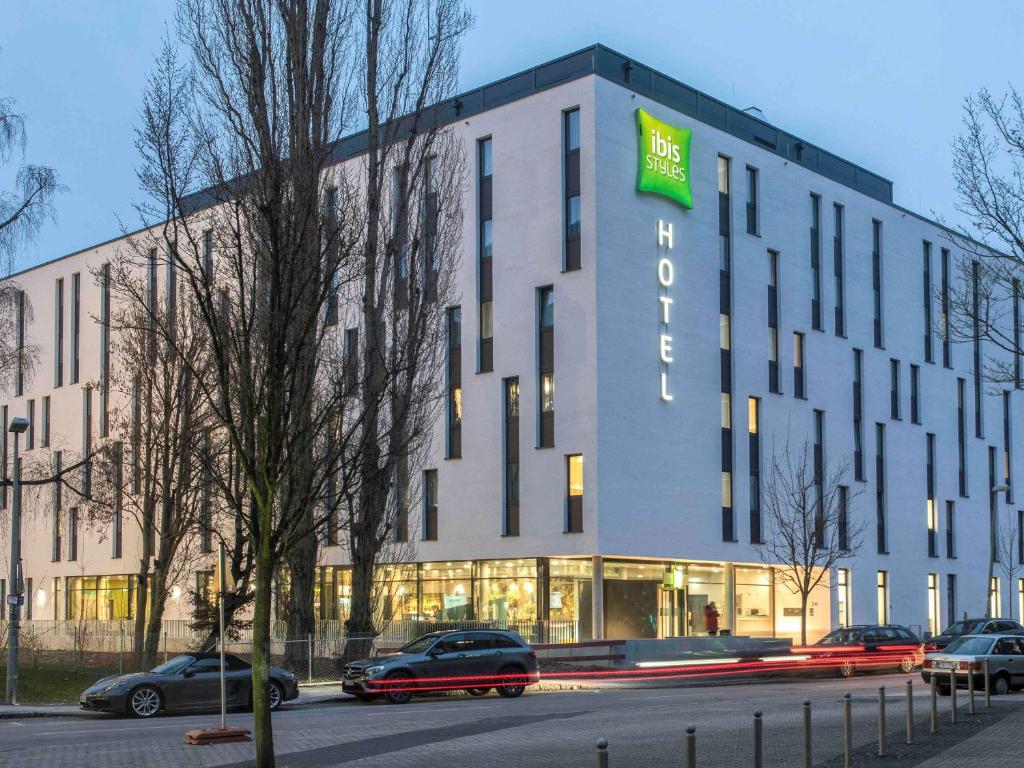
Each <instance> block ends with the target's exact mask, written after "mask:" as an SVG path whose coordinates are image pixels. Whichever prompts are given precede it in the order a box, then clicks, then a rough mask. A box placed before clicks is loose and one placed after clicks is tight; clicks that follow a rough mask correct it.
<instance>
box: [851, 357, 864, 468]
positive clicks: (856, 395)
mask: <svg viewBox="0 0 1024 768" xmlns="http://www.w3.org/2000/svg"><path fill="white" fill-rule="evenodd" d="M853 478H854V480H859V481H860V482H864V352H863V351H861V350H859V349H855V350H853Z"/></svg>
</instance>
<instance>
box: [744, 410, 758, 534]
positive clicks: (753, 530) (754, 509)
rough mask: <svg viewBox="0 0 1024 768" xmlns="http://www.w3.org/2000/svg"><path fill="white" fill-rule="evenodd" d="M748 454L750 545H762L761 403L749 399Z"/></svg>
mask: <svg viewBox="0 0 1024 768" xmlns="http://www.w3.org/2000/svg"><path fill="white" fill-rule="evenodd" d="M747 445H748V449H747V453H748V455H749V457H750V543H751V544H760V543H761V541H762V538H761V536H762V530H761V401H760V400H758V399H757V398H756V397H748V398H747Z"/></svg>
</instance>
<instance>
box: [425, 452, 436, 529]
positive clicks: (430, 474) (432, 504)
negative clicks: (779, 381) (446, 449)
mask: <svg viewBox="0 0 1024 768" xmlns="http://www.w3.org/2000/svg"><path fill="white" fill-rule="evenodd" d="M423 540H424V541H437V470H436V469H427V470H424V471H423Z"/></svg>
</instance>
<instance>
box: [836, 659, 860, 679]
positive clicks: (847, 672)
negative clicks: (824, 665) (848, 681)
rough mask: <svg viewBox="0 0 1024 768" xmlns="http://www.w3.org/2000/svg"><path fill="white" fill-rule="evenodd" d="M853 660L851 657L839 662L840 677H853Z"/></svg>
mask: <svg viewBox="0 0 1024 768" xmlns="http://www.w3.org/2000/svg"><path fill="white" fill-rule="evenodd" d="M855 671H856V670H855V668H854V666H853V662H852V661H850V660H849V659H846V660H844V661H841V662H839V676H840V677H853V673H854V672H855Z"/></svg>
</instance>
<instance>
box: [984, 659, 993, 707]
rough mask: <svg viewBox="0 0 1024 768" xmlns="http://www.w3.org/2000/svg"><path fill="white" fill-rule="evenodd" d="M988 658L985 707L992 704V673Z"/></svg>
mask: <svg viewBox="0 0 1024 768" xmlns="http://www.w3.org/2000/svg"><path fill="white" fill-rule="evenodd" d="M990 673H991V670H990V669H989V665H988V659H985V709H988V708H989V707H991V706H992V675H991V674H990Z"/></svg>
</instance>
